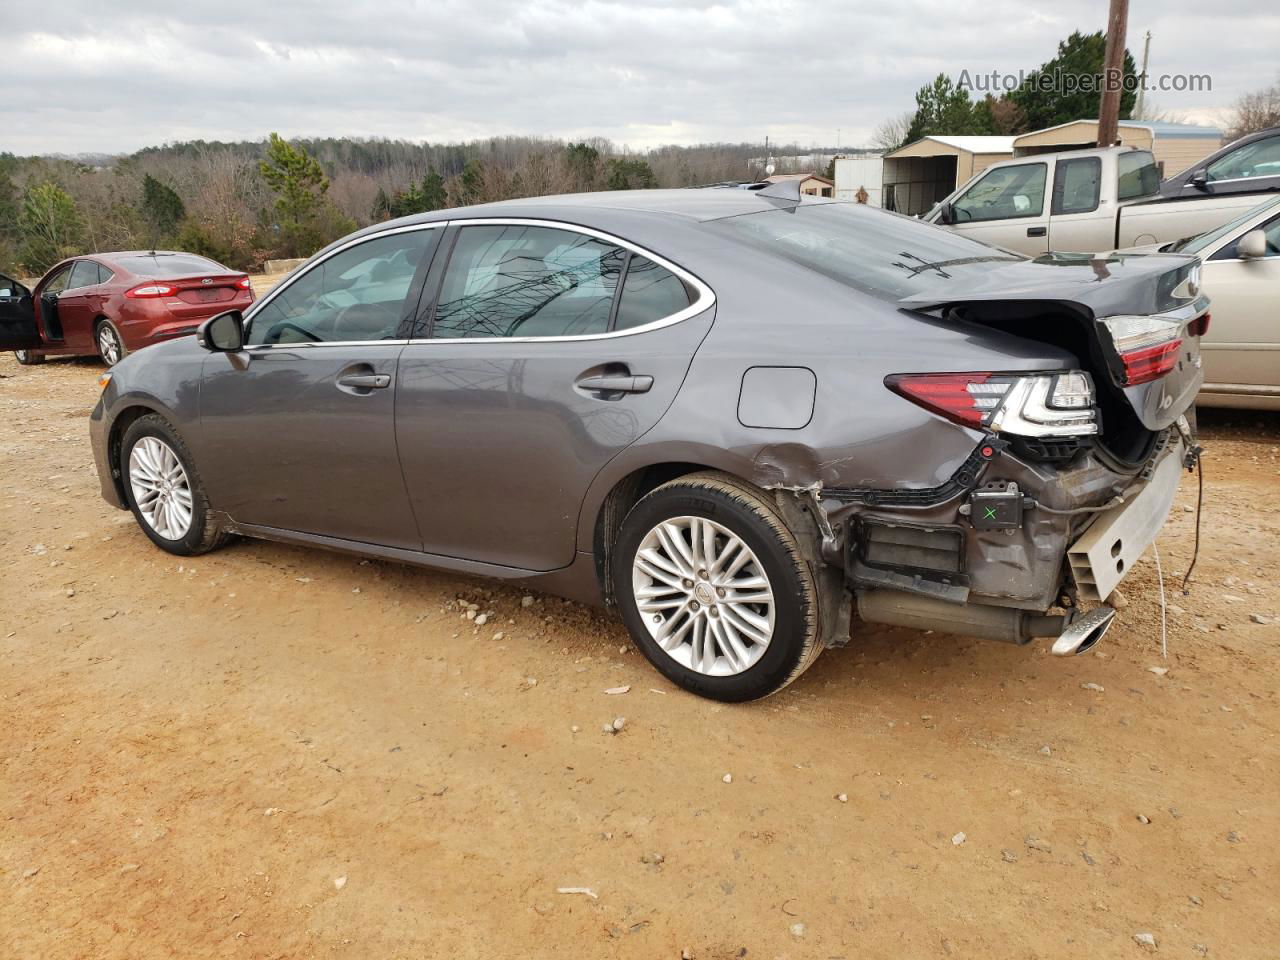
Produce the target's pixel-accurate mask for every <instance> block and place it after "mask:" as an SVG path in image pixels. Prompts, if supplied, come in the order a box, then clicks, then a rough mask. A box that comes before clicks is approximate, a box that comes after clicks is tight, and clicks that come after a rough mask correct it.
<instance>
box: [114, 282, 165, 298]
mask: <svg viewBox="0 0 1280 960" xmlns="http://www.w3.org/2000/svg"><path fill="white" fill-rule="evenodd" d="M177 292H178V288H177V287H173V286H170V285H169V284H167V283H143V284H139V285H138V286H136V287H132V288H130V289H128V290H126V291H125V292H124V295H125V296H126V297H128V298H129V299H130V300H154V299H156V298H158V297H172V296H173V295H174V294H175V293H177Z"/></svg>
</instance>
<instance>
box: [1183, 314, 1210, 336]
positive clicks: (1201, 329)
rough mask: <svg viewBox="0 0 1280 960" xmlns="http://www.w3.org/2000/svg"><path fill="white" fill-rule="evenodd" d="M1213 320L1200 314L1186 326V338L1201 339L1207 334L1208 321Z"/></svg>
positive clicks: (1206, 315) (1207, 315)
mask: <svg viewBox="0 0 1280 960" xmlns="http://www.w3.org/2000/svg"><path fill="white" fill-rule="evenodd" d="M1211 319H1213V318H1212V317H1210V316H1209V314H1207V313H1202V314H1200V316H1198V317H1196V318H1195V319H1194V320H1192V321H1191V322H1190V323H1188V324H1187V336H1189V337H1203V336H1204V335H1205V334H1206V333H1208V332H1209V321H1210V320H1211Z"/></svg>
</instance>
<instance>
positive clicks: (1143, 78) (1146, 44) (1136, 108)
mask: <svg viewBox="0 0 1280 960" xmlns="http://www.w3.org/2000/svg"><path fill="white" fill-rule="evenodd" d="M1150 56H1151V31H1150V30H1148V31H1147V32H1146V33H1145V34H1144V35H1143V38H1142V71H1141V72H1140V73H1139V74H1138V80H1139V81H1140V82H1139V84H1138V102H1137V103H1135V104H1134V105H1133V115H1134V116H1135V117H1136V118H1137V119H1139V120H1141V119H1142V107H1143V104H1144V102H1145V100H1146V96H1145V94H1146V92H1147V60H1148V59H1149V58H1150Z"/></svg>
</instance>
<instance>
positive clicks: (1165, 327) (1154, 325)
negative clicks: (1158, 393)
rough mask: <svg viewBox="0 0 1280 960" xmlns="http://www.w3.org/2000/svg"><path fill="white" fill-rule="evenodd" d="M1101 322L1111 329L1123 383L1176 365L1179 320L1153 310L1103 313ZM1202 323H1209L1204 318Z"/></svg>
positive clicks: (1159, 374) (1157, 376)
mask: <svg viewBox="0 0 1280 960" xmlns="http://www.w3.org/2000/svg"><path fill="white" fill-rule="evenodd" d="M1197 322H1198V321H1197ZM1102 323H1103V325H1104V326H1105V327H1106V328H1107V330H1108V331H1109V332H1110V333H1111V341H1112V343H1114V344H1115V348H1116V353H1118V354H1119V355H1120V361H1121V363H1123V364H1124V385H1125V386H1126V387H1133V386H1137V385H1138V384H1140V383H1150V382H1151V381H1152V380H1158V379H1160V378H1161V377H1163V376H1164V375H1165V374H1166V373H1168V372H1169V371H1170V370H1172V369H1173V368H1174V367H1175V366H1177V364H1178V351H1179V350H1180V349H1181V348H1182V331H1183V321H1182V320H1180V319H1178V318H1176V317H1162V316H1160V315H1159V314H1155V315H1153V316H1145V317H1104V318H1103V319H1102ZM1205 326H1206V327H1207V326H1208V321H1207V320H1206V321H1205ZM1188 332H1190V331H1188Z"/></svg>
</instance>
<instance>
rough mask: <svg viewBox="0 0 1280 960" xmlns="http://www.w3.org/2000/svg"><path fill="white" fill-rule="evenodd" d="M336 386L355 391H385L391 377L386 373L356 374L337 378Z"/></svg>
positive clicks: (389, 384)
mask: <svg viewBox="0 0 1280 960" xmlns="http://www.w3.org/2000/svg"><path fill="white" fill-rule="evenodd" d="M338 386H340V387H351V388H354V389H356V390H385V389H386V388H387V387H389V386H391V376H390V375H389V374H386V373H368V374H365V373H357V374H351V375H348V376H345V377H339V378H338Z"/></svg>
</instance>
